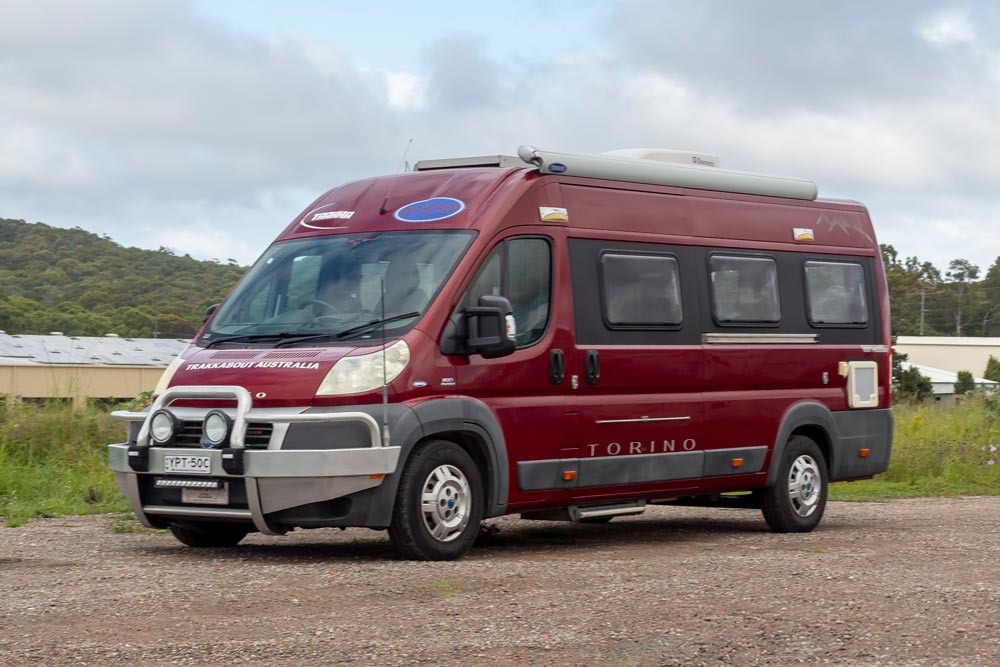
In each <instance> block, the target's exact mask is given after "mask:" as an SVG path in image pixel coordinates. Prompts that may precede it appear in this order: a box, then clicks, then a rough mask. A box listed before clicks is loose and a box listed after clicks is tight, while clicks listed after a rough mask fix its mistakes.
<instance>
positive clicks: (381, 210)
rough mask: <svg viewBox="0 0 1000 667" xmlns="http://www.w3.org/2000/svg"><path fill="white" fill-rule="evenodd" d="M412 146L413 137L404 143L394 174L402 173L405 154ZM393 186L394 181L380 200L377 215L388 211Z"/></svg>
mask: <svg viewBox="0 0 1000 667" xmlns="http://www.w3.org/2000/svg"><path fill="white" fill-rule="evenodd" d="M412 145H413V137H410V140H409V141H407V142H406V148H405V149H404V150H403V157H402V158H400V160H399V166H398V167H396V173H397V174H399V173H402V171H403V165H405V164H406V154H407V153H409V152H410V146H412ZM395 184H396V181H393V182H392V183H391V184H390V185H389V191H388V192H386V193H385V199H383V200H382V205H381V206H379V208H378V214H379V215H385V212H386V211H387V210H388V209H387V208H386V205H387V204H388V203H389V195H391V194H392V186H393V185H395Z"/></svg>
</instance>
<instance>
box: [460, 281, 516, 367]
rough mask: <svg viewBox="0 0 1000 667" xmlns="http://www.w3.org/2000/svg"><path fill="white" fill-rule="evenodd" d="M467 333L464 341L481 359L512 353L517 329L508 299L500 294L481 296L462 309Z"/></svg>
mask: <svg viewBox="0 0 1000 667" xmlns="http://www.w3.org/2000/svg"><path fill="white" fill-rule="evenodd" d="M464 314H465V317H466V318H467V320H468V323H469V328H468V331H469V335H468V338H467V339H466V341H465V344H466V347H467V348H468V349H469V351H470V352H474V353H478V354H480V355H482V356H483V358H484V359H496V358H498V357H506V356H507V355H508V354H513V352H514V349H515V347H516V343H515V341H514V335H515V334H516V333H517V329H516V325H515V323H514V315H513V309H512V308H511V305H510V301H508V300H507V299H506V298H505V297H502V296H481V297H479V304H478V305H476V306H472V307H469V308H466V309H465V312H464Z"/></svg>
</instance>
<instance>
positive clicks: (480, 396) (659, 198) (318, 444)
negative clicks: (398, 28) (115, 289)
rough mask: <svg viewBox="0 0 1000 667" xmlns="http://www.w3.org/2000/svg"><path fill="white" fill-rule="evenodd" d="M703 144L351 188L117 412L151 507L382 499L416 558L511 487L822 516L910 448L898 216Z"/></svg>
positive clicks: (516, 497) (293, 232)
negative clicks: (898, 364)
mask: <svg viewBox="0 0 1000 667" xmlns="http://www.w3.org/2000/svg"><path fill="white" fill-rule="evenodd" d="M683 162H686V164H685V163H683ZM711 164H714V160H713V158H712V157H711V156H703V155H696V154H678V153H674V152H670V151H645V152H643V151H631V152H630V151H618V152H616V153H614V154H608V155H598V156H587V155H569V154H559V153H550V152H546V151H540V150H537V149H534V148H531V147H527V146H523V147H521V149H520V150H519V157H507V156H493V157H488V158H462V159H455V160H434V161H425V162H422V163H418V165H417V171H416V172H415V173H408V174H402V175H396V176H388V177H382V178H375V179H369V180H363V181H358V182H355V183H349V184H347V185H343V186H341V187H338V188H335V189H333V190H331V191H329V192H328V193H326V194H325V195H323V196H322V197H320V198H319V199H318V200H317V201H315V202H314V203H313V204H312V205H311V206H309V207H308V208H307V209H306V211H305V212H304V213H302V215H300V216H299V217H298V218H296V219H295V220H294V221H293V222H292V224H291V225H289V226H288V228H287V229H285V231H284V232H282V234H281V235H280V236H279V237H278V239H277V240H276V241H275V242H274V244H273V245H272V246H271V247H270V248H268V250H267V251H266V252H265V253H264V255H263V256H262V257H261V258H260V260H258V261H257V263H256V264H255V265H254V266H253V268H252V269H250V271H249V272H248V273H247V275H246V276H245V277H244V278H243V279H242V280H241V281H240V283H239V284H238V285H237V286H236V287H235V289H234V290H233V292H232V293H231V294H230V295H229V296H228V298H227V299H226V300H225V301H224V302H223V303H222V304H221V305H220V306H219V307H218V308H217V309H215V310H214V312H212V313H211V315H210V316H209V318H208V320H207V322H206V324H205V327H204V329H203V330H202V332H201V333H200V334H199V335H198V336H197V337H196V338H195V339H194V341H193V342H192V344H191V346H190V347H189V348H188V349H187V350H186V351H185V352H184V353H182V354H181V355H180V357H179V358H178V359H177V360H176V361H175V362H174V363H173V364H171V366H170V367H169V368H168V369H167V371H166V372H165V373H164V376H163V379H162V380H161V382H160V386H159V387H158V388H157V391H156V401H155V403H154V404H153V406H152V407H151V408H150V409H149V410H148V411H145V412H141V413H130V412H126V413H116V415H117V416H118V417H119V418H121V419H124V420H126V421H127V422H128V426H129V429H128V442H125V443H121V444H113V445H110V453H109V459H110V465H111V468H112V469H113V470H114V471H115V473H116V475H117V478H118V482H119V485H120V487H121V489H122V491H123V492H124V493H125V495H126V496H127V497H128V498H129V499H130V501H131V503H132V507H133V509H134V511H135V513H136V515H137V516H138V518H139V520H140V521H142V522H143V523H144V524H145V525H148V526H153V527H161V528H162V527H168V528H170V530H171V531H172V532H173V533H174V535H175V536H176V537H177V538H178V539H179V540H180V541H181V542H184V543H185V544H188V545H191V546H199V547H207V546H231V545H234V544H236V543H237V542H239V541H240V540H241V539H242V538H243V537H244V536H245V535H246V534H247V533H248V532H251V531H260V532H263V533H268V534H280V533H284V532H286V531H288V530H291V529H293V528H316V527H324V526H367V527H370V528H375V529H385V528H388V530H389V534H390V535H391V537H392V541H393V543H394V544H395V545H396V547H397V548H398V549H399V550H400V551H401V552H402V553H403V554H404V555H406V556H408V557H412V558H419V559H447V558H455V557H458V556H460V555H461V554H462V553H464V552H465V551H466V550H467V549H468V548H469V547H470V545H471V544H472V542H473V540H474V539H475V536H476V534H477V533H478V531H479V524H480V521H481V520H482V519H483V518H486V517H491V516H498V515H501V514H509V513H514V512H518V513H521V514H522V516H524V517H525V518H544V519H566V520H575V521H587V520H590V521H596V520H607V519H610V518H612V517H614V516H618V515H625V514H636V513H639V512H641V511H643V509H644V507H645V506H646V505H647V504H650V503H656V504H665V503H674V504H728V505H739V506H747V507H757V508H760V509H761V510H762V511H763V515H764V518H765V520H766V521H767V523H768V525H769V526H770V527H771V528H772V529H773V530H776V531H781V532H801V531H808V530H812V529H813V528H814V527H815V526H816V525H817V524H818V523H819V521H820V519H821V517H822V515H823V510H824V506H825V503H826V494H827V487H828V484H829V482H830V481H835V480H847V479H860V478H867V477H871V476H872V475H874V474H876V473H879V472H882V471H884V470H885V469H886V467H887V466H888V463H889V454H890V448H891V441H892V412H891V410H890V407H889V402H890V396H889V386H890V385H889V383H890V359H889V340H890V339H889V313H888V296H887V290H886V282H885V276H884V273H883V268H882V263H881V259H880V254H879V250H878V245H877V243H876V241H875V236H874V232H873V230H872V225H871V221H870V220H869V217H868V214H867V211H866V210H865V208H864V207H863V206H862V205H860V204H857V203H854V202H846V201H832V200H822V199H816V188H815V185H813V184H812V183H811V182H809V181H803V180H800V179H789V178H781V177H773V176H761V175H756V174H748V173H742V172H733V171H726V170H722V169H719V168H717V167H714V166H706V165H711Z"/></svg>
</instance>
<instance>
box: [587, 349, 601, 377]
mask: <svg viewBox="0 0 1000 667" xmlns="http://www.w3.org/2000/svg"><path fill="white" fill-rule="evenodd" d="M600 379H601V361H600V358H599V356H598V354H597V350H587V384H597V381H598V380H600Z"/></svg>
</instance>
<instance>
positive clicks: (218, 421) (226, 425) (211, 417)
mask: <svg viewBox="0 0 1000 667" xmlns="http://www.w3.org/2000/svg"><path fill="white" fill-rule="evenodd" d="M232 428H233V420H232V419H230V418H229V415H227V414H226V413H225V412H223V411H222V410H212V411H211V412H209V413H208V414H207V415H205V421H204V422H202V425H201V446H202V447H221V446H222V445H223V444H225V442H226V440H228V439H229V432H230V431H231V430H232Z"/></svg>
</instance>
